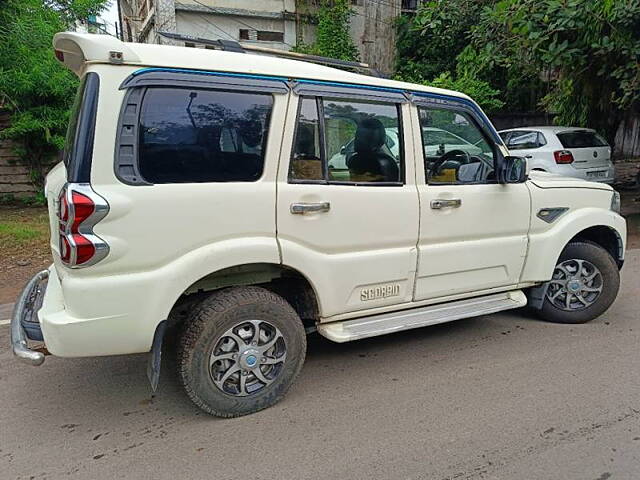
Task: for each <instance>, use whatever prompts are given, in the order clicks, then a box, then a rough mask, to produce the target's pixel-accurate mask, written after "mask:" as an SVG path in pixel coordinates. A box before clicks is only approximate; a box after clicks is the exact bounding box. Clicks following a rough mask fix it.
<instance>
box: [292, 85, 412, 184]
mask: <svg viewBox="0 0 640 480" xmlns="http://www.w3.org/2000/svg"><path fill="white" fill-rule="evenodd" d="M400 132H401V129H400V112H399V106H398V105H395V104H391V103H377V102H361V101H351V100H344V99H331V98H322V99H316V98H313V97H305V98H303V99H302V100H301V104H300V113H299V115H298V125H297V129H296V137H295V142H294V149H293V154H292V159H291V168H290V172H289V178H290V180H293V181H322V182H328V183H356V184H360V183H393V184H397V183H400V182H401V181H402V176H403V175H402V172H403V171H404V163H403V152H402V142H401V141H400V138H401V134H400Z"/></svg>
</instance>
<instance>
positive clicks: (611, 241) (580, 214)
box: [521, 208, 627, 283]
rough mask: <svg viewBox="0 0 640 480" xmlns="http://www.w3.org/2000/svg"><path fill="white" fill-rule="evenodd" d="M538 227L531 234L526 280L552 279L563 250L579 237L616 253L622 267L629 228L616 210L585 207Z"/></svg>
mask: <svg viewBox="0 0 640 480" xmlns="http://www.w3.org/2000/svg"><path fill="white" fill-rule="evenodd" d="M535 221H537V219H536V220H535ZM541 222H542V221H539V222H538V224H540V223H541ZM536 229H537V231H535V230H534V232H532V233H530V235H529V249H528V252H527V259H526V262H525V265H524V268H523V270H522V275H521V282H523V283H530V282H533V283H541V282H546V281H547V280H549V279H550V278H551V276H552V274H553V269H554V268H555V265H556V263H557V260H558V258H559V257H560V254H561V253H562V251H563V250H564V249H565V247H566V246H567V245H568V244H569V243H571V242H572V241H578V240H580V241H589V242H593V243H596V244H597V245H600V246H602V247H603V248H604V249H605V250H606V251H607V252H609V253H610V254H611V255H612V256H613V258H614V260H615V261H616V263H617V264H618V268H621V267H622V264H623V262H624V248H625V243H626V231H627V228H626V222H625V220H624V218H622V217H621V216H619V215H617V214H615V213H614V212H611V211H609V210H604V209H602V208H582V209H578V210H576V211H574V212H569V213H567V214H565V215H563V216H562V217H561V218H560V219H559V220H558V221H557V222H555V223H554V224H553V225H552V226H551V227H550V228H544V229H541V228H540V227H539V226H536Z"/></svg>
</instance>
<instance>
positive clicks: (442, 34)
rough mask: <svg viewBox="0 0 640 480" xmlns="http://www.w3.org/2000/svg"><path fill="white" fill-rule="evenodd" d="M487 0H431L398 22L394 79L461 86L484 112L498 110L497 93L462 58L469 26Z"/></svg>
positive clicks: (466, 53)
mask: <svg viewBox="0 0 640 480" xmlns="http://www.w3.org/2000/svg"><path fill="white" fill-rule="evenodd" d="M490 3H492V2H491V1H490V0H432V1H427V2H423V3H421V5H420V7H419V9H418V11H417V13H416V15H415V17H400V18H399V19H398V24H397V38H398V41H397V44H396V47H397V50H398V55H397V57H396V59H397V60H396V78H398V79H399V80H404V81H407V82H412V83H422V84H426V85H430V86H434V87H440V88H447V89H451V90H457V91H461V92H463V93H466V94H467V95H469V96H471V97H472V98H473V99H474V100H476V101H477V102H478V104H480V106H481V107H482V108H484V109H485V110H487V111H495V110H498V109H500V108H501V107H502V106H503V105H504V102H503V101H502V100H501V99H500V98H499V97H500V95H501V92H500V90H499V89H497V88H494V87H492V86H491V85H490V84H489V82H488V81H486V80H485V79H483V78H480V77H479V76H478V74H477V70H476V69H475V68H469V62H468V61H467V62H466V63H465V61H464V60H465V55H468V51H467V50H466V48H467V46H468V45H469V42H470V34H471V28H472V26H473V25H475V24H476V23H477V22H478V20H479V18H480V14H481V7H483V6H484V5H487V4H490Z"/></svg>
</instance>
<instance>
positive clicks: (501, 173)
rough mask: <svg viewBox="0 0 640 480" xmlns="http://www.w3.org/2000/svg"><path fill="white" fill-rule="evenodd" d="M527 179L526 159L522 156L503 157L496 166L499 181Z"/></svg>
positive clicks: (508, 181)
mask: <svg viewBox="0 0 640 480" xmlns="http://www.w3.org/2000/svg"><path fill="white" fill-rule="evenodd" d="M526 180H527V159H526V158H524V157H511V156H508V157H503V158H502V159H501V161H500V162H499V166H498V181H499V182H500V183H523V182H525V181H526Z"/></svg>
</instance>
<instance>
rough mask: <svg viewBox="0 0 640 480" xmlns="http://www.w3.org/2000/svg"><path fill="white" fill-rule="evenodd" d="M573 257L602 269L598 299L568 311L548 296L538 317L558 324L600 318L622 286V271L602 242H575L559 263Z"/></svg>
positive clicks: (567, 248)
mask: <svg viewBox="0 0 640 480" xmlns="http://www.w3.org/2000/svg"><path fill="white" fill-rule="evenodd" d="M571 259H578V260H586V261H587V262H590V263H591V264H593V265H594V266H596V267H597V268H598V270H600V273H601V275H602V292H601V293H600V295H599V296H598V297H597V298H596V299H595V301H594V302H593V303H592V304H591V305H589V306H587V307H584V308H582V309H580V310H573V311H567V310H562V309H561V308H558V307H557V306H556V305H554V304H553V303H552V302H551V301H550V300H549V298H548V296H545V299H544V304H543V305H542V309H541V310H540V311H539V316H540V317H541V318H542V319H544V320H547V321H549V322H555V323H573V324H575V323H586V322H589V321H591V320H593V319H594V318H597V317H599V316H600V315H602V314H603V313H604V312H606V311H607V309H608V308H609V307H610V306H611V304H612V303H613V302H614V300H615V299H616V296H617V295H618V289H619V288H620V271H619V270H618V266H617V264H616V262H615V260H614V259H613V257H612V256H611V255H610V254H609V252H607V251H606V250H605V249H604V248H602V247H601V246H600V245H597V244H595V243H591V242H573V243H570V244H569V245H567V246H566V247H565V249H564V250H563V251H562V253H561V254H560V258H559V259H558V262H557V264H558V265H560V264H561V263H562V262H564V261H566V260H571Z"/></svg>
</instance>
